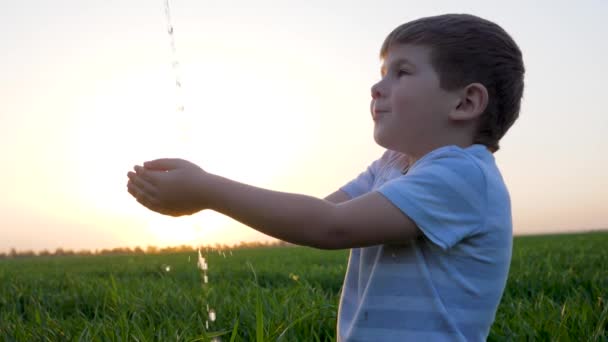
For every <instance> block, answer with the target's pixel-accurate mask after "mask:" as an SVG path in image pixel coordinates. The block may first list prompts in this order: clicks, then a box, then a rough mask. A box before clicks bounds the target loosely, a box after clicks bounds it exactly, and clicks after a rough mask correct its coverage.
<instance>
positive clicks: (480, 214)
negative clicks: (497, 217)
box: [378, 151, 487, 250]
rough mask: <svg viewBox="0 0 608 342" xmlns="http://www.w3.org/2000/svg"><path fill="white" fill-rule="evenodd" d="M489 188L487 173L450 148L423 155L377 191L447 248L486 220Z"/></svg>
mask: <svg viewBox="0 0 608 342" xmlns="http://www.w3.org/2000/svg"><path fill="white" fill-rule="evenodd" d="M486 189H487V185H486V179H485V175H484V173H483V171H482V169H481V168H480V167H479V165H478V164H477V163H476V162H475V161H474V160H473V159H472V158H471V157H469V156H468V155H466V154H465V152H462V151H447V152H442V153H435V154H432V155H429V156H425V157H423V159H421V160H419V162H418V163H416V164H414V166H413V167H412V168H411V169H410V170H409V172H408V173H407V174H406V175H404V176H402V177H398V178H396V179H394V180H392V181H390V182H387V183H386V184H384V185H383V186H382V187H380V188H379V189H378V192H380V193H381V194H382V195H384V196H385V197H386V198H388V200H389V201H391V202H392V203H393V204H394V205H395V206H396V207H397V208H399V209H400V210H401V211H402V212H403V213H404V214H406V215H407V216H408V217H409V218H410V219H412V220H413V221H414V222H415V223H416V225H417V226H418V228H419V229H420V230H421V231H422V233H423V234H424V235H425V236H426V237H427V238H429V239H430V240H431V241H432V242H433V243H435V244H436V245H438V246H439V247H441V248H442V249H444V250H447V249H449V248H451V247H453V246H454V245H455V244H457V243H458V242H459V241H461V240H462V239H464V238H466V237H468V236H470V235H472V234H474V233H475V232H476V231H477V230H478V229H479V228H480V227H482V226H483V224H484V223H485V222H484V221H485V213H486V206H487V192H486Z"/></svg>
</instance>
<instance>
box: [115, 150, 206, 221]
mask: <svg viewBox="0 0 608 342" xmlns="http://www.w3.org/2000/svg"><path fill="white" fill-rule="evenodd" d="M133 169H134V171H135V172H133V171H130V172H128V173H127V177H128V178H129V181H128V183H127V189H128V191H129V193H130V194H131V195H132V196H133V197H135V199H137V201H138V202H139V203H141V204H142V205H143V206H145V207H146V208H148V209H150V210H153V211H156V212H158V213H161V214H165V215H170V216H183V215H191V214H194V213H196V212H198V211H200V210H203V209H206V204H205V200H204V191H203V189H204V187H205V186H204V183H205V179H206V178H207V176H208V174H207V173H206V172H205V171H204V170H203V169H201V168H200V167H199V166H197V165H195V164H193V163H191V162H189V161H187V160H183V159H157V160H153V161H149V162H145V163H144V165H143V167H142V166H139V165H136V166H135V167H134V168H133Z"/></svg>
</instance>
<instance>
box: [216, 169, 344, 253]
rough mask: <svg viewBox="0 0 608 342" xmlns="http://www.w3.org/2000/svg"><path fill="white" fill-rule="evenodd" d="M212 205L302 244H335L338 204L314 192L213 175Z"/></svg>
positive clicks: (266, 230) (248, 223)
mask: <svg viewBox="0 0 608 342" xmlns="http://www.w3.org/2000/svg"><path fill="white" fill-rule="evenodd" d="M209 177H210V179H209V180H210V181H209V183H208V184H207V186H206V187H205V190H204V191H205V197H206V198H207V199H208V203H209V208H210V209H212V210H215V211H217V212H220V213H222V214H224V215H227V216H230V217H232V218H233V219H235V220H237V221H239V222H242V223H244V224H246V225H248V226H250V227H252V228H254V229H256V230H258V231H260V232H262V233H264V234H267V235H270V236H273V237H276V238H279V239H281V240H285V241H288V242H291V243H295V244H298V245H306V246H312V247H317V248H332V243H331V242H332V241H333V240H334V239H335V236H334V235H335V234H336V233H335V231H336V230H334V229H333V226H334V224H335V209H336V205H335V204H333V203H331V202H329V201H326V200H322V199H318V198H315V197H311V196H306V195H299V194H291V193H284V192H278V191H271V190H266V189H261V188H257V187H254V186H250V185H246V184H242V183H238V182H235V181H232V180H229V179H226V178H222V177H219V176H215V175H209Z"/></svg>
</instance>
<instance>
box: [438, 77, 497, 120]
mask: <svg viewBox="0 0 608 342" xmlns="http://www.w3.org/2000/svg"><path fill="white" fill-rule="evenodd" d="M459 93H460V94H459V95H460V96H459V97H458V102H457V104H456V107H455V108H454V109H453V110H452V111H451V112H450V114H449V115H448V117H449V118H450V119H452V120H455V121H467V120H474V119H476V118H477V117H479V116H480V115H481V114H482V113H483V112H484V111H485V110H486V107H487V106H488V89H486V87H485V86H484V85H483V84H481V83H471V84H469V85H468V86H466V87H464V88H463V89H462V90H461V91H460V92H459Z"/></svg>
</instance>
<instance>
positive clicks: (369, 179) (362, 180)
mask: <svg viewBox="0 0 608 342" xmlns="http://www.w3.org/2000/svg"><path fill="white" fill-rule="evenodd" d="M388 158H389V151H388V150H387V151H386V152H384V154H383V155H382V156H381V157H380V158H379V159H377V160H375V161H374V162H373V163H371V164H370V165H369V166H368V167H367V169H366V170H365V171H363V172H361V173H360V174H359V176H357V177H356V178H355V179H353V180H351V181H350V182H348V183H346V185H344V186H342V187H341V188H340V190H342V191H344V192H345V193H347V194H348V195H349V196H350V198H355V197H359V196H361V195H364V194H366V193H368V192H370V191H372V189H373V186H374V181H375V180H376V177H377V176H378V175H379V173H380V170H381V168H382V167H383V165H384V164H386V161H387V159H388Z"/></svg>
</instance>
